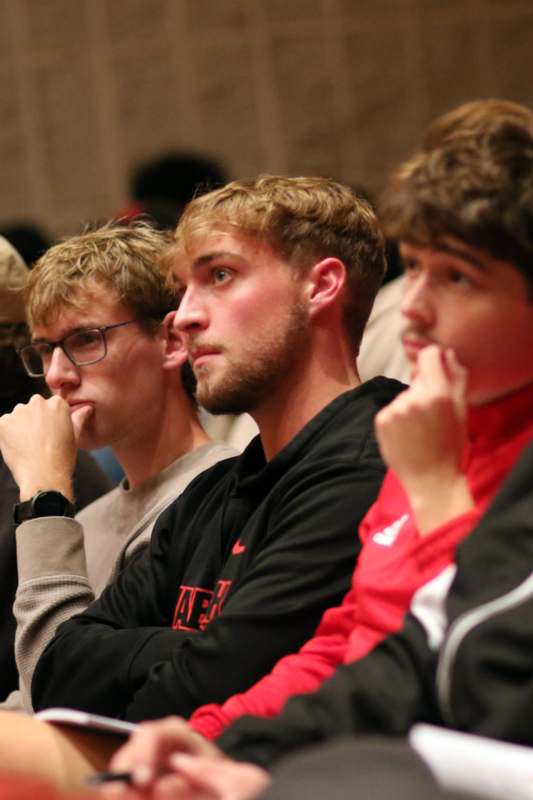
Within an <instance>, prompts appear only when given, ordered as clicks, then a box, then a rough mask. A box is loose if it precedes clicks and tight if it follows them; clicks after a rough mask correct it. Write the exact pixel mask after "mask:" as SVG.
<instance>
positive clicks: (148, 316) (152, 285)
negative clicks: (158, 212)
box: [26, 222, 177, 332]
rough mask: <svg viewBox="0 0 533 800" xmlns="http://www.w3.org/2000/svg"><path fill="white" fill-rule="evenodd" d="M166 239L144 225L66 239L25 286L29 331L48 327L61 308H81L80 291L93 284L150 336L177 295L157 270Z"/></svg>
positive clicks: (109, 227) (100, 229)
mask: <svg viewBox="0 0 533 800" xmlns="http://www.w3.org/2000/svg"><path fill="white" fill-rule="evenodd" d="M168 243H169V236H168V235H167V234H164V233H162V232H160V231H157V230H156V229H155V228H153V227H151V226H150V225H148V224H147V223H146V222H135V223H132V224H129V225H125V224H122V223H120V222H119V223H117V222H109V223H106V224H105V225H102V226H101V227H98V228H95V229H93V230H87V231H85V232H84V233H81V234H78V235H77V236H72V237H69V238H66V239H64V240H63V241H61V242H59V243H58V244H56V245H54V246H53V247H51V248H50V249H49V250H47V252H46V253H45V254H44V255H43V256H41V258H40V259H39V260H38V261H37V263H36V265H35V267H34V268H33V270H32V271H31V273H30V277H29V280H28V284H27V287H26V314H27V318H28V323H29V325H30V328H33V327H34V326H35V325H37V324H41V325H45V324H48V323H49V322H50V321H51V320H52V319H53V318H54V317H55V316H56V315H57V313H58V311H59V310H61V309H63V308H81V307H82V306H83V305H84V303H83V297H80V289H81V290H82V291H83V290H87V291H88V292H89V291H90V289H91V284H93V283H97V284H99V285H102V286H105V287H107V288H109V289H110V290H112V291H113V292H115V294H116V296H117V298H118V299H119V301H120V302H122V303H124V304H125V305H127V306H129V307H130V308H131V309H132V311H133V313H134V315H135V317H136V318H137V320H138V321H139V322H140V323H141V324H142V325H143V326H144V328H145V330H146V331H148V332H151V331H153V330H154V329H155V326H156V324H157V322H158V321H160V320H161V319H162V318H163V317H164V315H165V314H166V313H167V312H168V311H171V310H173V309H174V308H176V305H177V301H176V294H175V291H174V290H173V289H172V287H171V286H170V285H169V283H168V281H167V280H166V279H165V276H164V275H163V274H162V273H161V271H160V270H159V266H158V265H159V259H160V257H161V254H162V252H164V250H165V248H166V247H167V246H168Z"/></svg>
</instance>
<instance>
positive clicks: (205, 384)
mask: <svg viewBox="0 0 533 800" xmlns="http://www.w3.org/2000/svg"><path fill="white" fill-rule="evenodd" d="M309 335H310V334H309V322H308V317H307V314H306V312H305V309H303V308H302V307H300V306H295V307H294V308H293V309H292V311H291V314H290V317H289V319H288V320H287V323H286V326H285V328H284V330H283V331H282V332H279V333H277V334H275V335H274V336H271V337H269V338H268V340H266V341H263V342H262V343H261V345H256V346H255V347H254V346H250V348H249V349H248V351H247V352H246V351H245V352H244V353H243V356H242V358H241V359H240V360H239V362H238V363H237V362H232V360H231V359H230V358H229V357H228V354H227V353H226V365H225V370H224V373H223V374H222V375H221V376H220V377H219V378H218V379H217V378H216V377H215V376H214V375H213V376H211V375H210V374H209V372H208V371H206V372H205V373H204V374H201V373H200V374H199V375H197V387H196V399H197V401H198V403H199V404H200V405H201V406H203V408H205V409H206V411H209V412H210V413H211V414H244V413H252V412H253V411H254V410H255V409H256V408H258V406H259V405H260V404H261V403H262V402H264V400H265V398H267V397H269V396H272V393H273V392H276V391H277V390H278V387H279V386H280V385H281V384H283V383H286V382H287V380H290V373H291V370H292V369H293V368H294V364H295V363H298V362H301V360H302V358H303V357H304V356H303V351H304V349H305V348H306V346H307V344H308V342H309Z"/></svg>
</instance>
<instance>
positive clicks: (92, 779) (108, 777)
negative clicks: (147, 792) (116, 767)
mask: <svg viewBox="0 0 533 800" xmlns="http://www.w3.org/2000/svg"><path fill="white" fill-rule="evenodd" d="M111 781H123V782H124V783H127V784H128V786H131V785H132V784H133V780H132V774H131V772H97V773H96V774H95V775H89V777H88V778H87V783H88V784H90V785H91V786H100V784H102V783H110V782H111Z"/></svg>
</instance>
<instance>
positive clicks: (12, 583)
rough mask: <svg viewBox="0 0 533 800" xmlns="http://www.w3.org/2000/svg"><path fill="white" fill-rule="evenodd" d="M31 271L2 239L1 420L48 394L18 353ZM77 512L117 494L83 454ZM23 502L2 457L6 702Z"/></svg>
mask: <svg viewBox="0 0 533 800" xmlns="http://www.w3.org/2000/svg"><path fill="white" fill-rule="evenodd" d="M28 274H29V270H28V268H27V267H26V265H25V264H24V262H23V260H22V258H21V257H20V256H19V254H18V253H17V252H16V250H15V249H14V248H13V247H12V246H11V245H10V244H9V242H8V241H7V240H6V239H4V238H3V237H1V236H0V375H1V380H0V415H3V414H9V413H10V412H11V411H13V409H14V408H15V406H16V405H17V404H18V403H26V402H27V401H28V400H29V399H30V397H31V396H32V395H33V394H35V393H36V392H39V393H41V394H46V385H45V384H44V381H39V380H35V379H33V378H30V377H29V376H28V374H27V373H26V371H25V369H24V367H23V366H22V363H21V361H20V358H19V357H18V355H17V349H18V348H19V347H21V346H22V345H23V344H27V342H28V338H29V337H28V328H27V325H26V314H25V310H24V302H23V298H22V296H21V289H22V287H23V286H24V285H25V283H26V281H27V279H28ZM74 487H75V495H76V510H77V511H80V510H81V509H82V508H84V507H85V506H86V505H88V504H89V503H92V502H93V500H96V499H97V498H98V497H100V496H101V495H103V494H105V492H108V491H109V490H110V489H111V483H110V481H109V480H108V478H107V477H106V476H105V475H104V473H103V472H102V470H101V469H100V467H99V466H98V465H97V464H96V462H95V460H94V458H92V456H91V455H90V454H89V453H85V452H84V451H83V450H80V451H79V452H78V458H77V462H76V469H75V472H74ZM18 499H19V492H18V486H17V485H16V483H15V481H14V480H13V477H12V475H11V473H10V471H9V470H8V468H7V466H6V465H5V463H4V460H3V458H2V455H1V453H0V587H1V591H0V699H1V700H3V699H4V698H6V697H7V696H8V694H10V693H11V692H12V691H14V689H16V688H17V686H18V682H19V680H18V672H17V666H16V663H15V630H16V622H15V617H14V616H13V610H12V609H13V602H14V600H15V593H16V590H17V546H16V538H15V527H16V526H15V521H14V519H13V505H14V503H16V502H17V501H18Z"/></svg>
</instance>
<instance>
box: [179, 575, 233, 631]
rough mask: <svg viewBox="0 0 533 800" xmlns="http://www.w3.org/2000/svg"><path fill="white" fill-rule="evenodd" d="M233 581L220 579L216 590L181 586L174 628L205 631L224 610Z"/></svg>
mask: <svg viewBox="0 0 533 800" xmlns="http://www.w3.org/2000/svg"><path fill="white" fill-rule="evenodd" d="M232 583H233V581H228V580H219V581H217V585H216V587H215V590H214V591H213V590H212V589H200V588H199V587H198V586H180V588H179V592H178V600H177V602H176V608H175V609H174V617H173V619H172V628H173V629H174V630H177V631H198V630H200V631H203V630H204V628H206V627H207V625H209V623H210V622H211V620H213V619H214V618H215V617H218V615H219V614H220V613H221V612H222V606H223V605H224V601H225V599H226V596H227V594H228V592H229V590H230V588H231V584H232Z"/></svg>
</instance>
